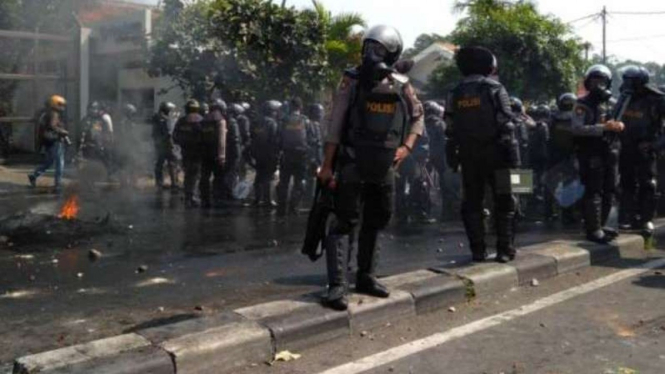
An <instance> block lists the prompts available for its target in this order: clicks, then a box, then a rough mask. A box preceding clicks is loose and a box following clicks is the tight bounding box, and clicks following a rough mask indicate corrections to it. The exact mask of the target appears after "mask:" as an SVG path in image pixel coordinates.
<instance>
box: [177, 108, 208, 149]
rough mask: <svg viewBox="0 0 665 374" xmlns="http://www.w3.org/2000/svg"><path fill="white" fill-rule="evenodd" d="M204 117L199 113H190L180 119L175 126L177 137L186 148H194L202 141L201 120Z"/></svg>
mask: <svg viewBox="0 0 665 374" xmlns="http://www.w3.org/2000/svg"><path fill="white" fill-rule="evenodd" d="M202 121H203V117H201V115H200V114H198V113H190V114H188V115H187V116H185V117H183V118H181V119H180V122H179V123H178V125H176V128H175V131H174V132H175V134H174V136H175V138H176V139H177V140H178V143H179V144H180V145H181V146H182V147H185V148H194V147H196V146H198V145H199V144H200V142H201V122H202Z"/></svg>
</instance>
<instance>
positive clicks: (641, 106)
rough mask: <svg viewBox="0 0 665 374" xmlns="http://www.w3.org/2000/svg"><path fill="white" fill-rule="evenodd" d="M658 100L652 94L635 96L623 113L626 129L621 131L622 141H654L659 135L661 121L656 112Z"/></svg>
mask: <svg viewBox="0 0 665 374" xmlns="http://www.w3.org/2000/svg"><path fill="white" fill-rule="evenodd" d="M654 104H656V101H655V100H653V99H652V98H651V96H643V97H639V98H635V97H634V98H633V99H632V100H631V102H630V104H629V105H628V108H627V109H626V111H625V112H624V114H623V118H622V121H623V123H624V124H625V125H626V130H625V131H624V132H623V133H621V139H622V141H626V142H629V143H639V142H642V141H653V140H655V139H656V137H657V136H658V135H659V132H660V128H659V127H660V125H661V124H660V123H659V118H658V116H657V114H656V113H655V109H654Z"/></svg>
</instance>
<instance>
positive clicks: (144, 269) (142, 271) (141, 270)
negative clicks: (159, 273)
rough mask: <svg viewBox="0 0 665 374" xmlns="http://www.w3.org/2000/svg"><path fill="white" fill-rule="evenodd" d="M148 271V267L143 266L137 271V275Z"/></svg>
mask: <svg viewBox="0 0 665 374" xmlns="http://www.w3.org/2000/svg"><path fill="white" fill-rule="evenodd" d="M146 271H148V265H141V266H139V267H138V268H137V269H136V274H139V273H145V272H146Z"/></svg>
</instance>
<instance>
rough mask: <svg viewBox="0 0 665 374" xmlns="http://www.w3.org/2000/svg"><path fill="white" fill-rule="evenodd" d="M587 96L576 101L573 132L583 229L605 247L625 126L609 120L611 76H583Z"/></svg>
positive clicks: (593, 70) (602, 71)
mask: <svg viewBox="0 0 665 374" xmlns="http://www.w3.org/2000/svg"><path fill="white" fill-rule="evenodd" d="M584 87H585V88H586V90H587V91H588V94H587V95H585V96H583V97H580V98H578V99H577V102H576V104H575V109H574V112H573V119H572V130H573V134H574V135H575V137H576V142H577V144H578V159H579V164H580V178H581V180H582V183H583V184H584V187H585V191H584V198H583V210H584V225H585V230H586V237H587V239H588V240H590V241H593V242H598V243H607V242H609V241H611V240H613V239H614V238H615V237H616V233H615V232H614V231H612V230H610V229H603V226H604V225H605V223H606V222H607V218H608V217H609V214H610V210H611V208H612V204H613V201H614V195H615V193H616V187H617V182H618V181H617V178H618V166H619V149H620V146H621V145H620V142H619V137H618V136H616V135H615V134H616V133H619V132H621V131H623V129H624V124H623V123H622V122H620V121H617V120H615V119H613V118H611V115H612V114H611V103H610V99H611V98H612V92H611V91H610V89H611V87H612V72H611V71H610V69H609V68H607V66H604V65H594V66H592V67H590V68H589V69H588V70H587V72H586V74H585V76H584Z"/></svg>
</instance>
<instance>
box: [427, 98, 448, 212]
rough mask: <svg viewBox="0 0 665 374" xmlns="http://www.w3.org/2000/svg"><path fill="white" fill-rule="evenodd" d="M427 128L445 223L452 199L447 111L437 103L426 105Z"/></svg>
mask: <svg viewBox="0 0 665 374" xmlns="http://www.w3.org/2000/svg"><path fill="white" fill-rule="evenodd" d="M423 106H424V109H425V128H426V130H427V135H428V137H429V163H430V166H431V168H432V169H434V170H436V173H437V174H438V175H439V195H440V197H441V215H440V219H441V221H443V219H444V217H445V216H446V214H447V213H448V212H447V208H450V207H451V206H452V205H451V203H452V202H451V198H449V197H447V196H446V178H447V176H446V123H445V122H444V121H443V114H444V112H445V109H444V107H443V106H441V105H439V104H438V103H437V102H435V101H427V102H425V103H424V105H423Z"/></svg>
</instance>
